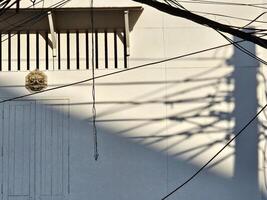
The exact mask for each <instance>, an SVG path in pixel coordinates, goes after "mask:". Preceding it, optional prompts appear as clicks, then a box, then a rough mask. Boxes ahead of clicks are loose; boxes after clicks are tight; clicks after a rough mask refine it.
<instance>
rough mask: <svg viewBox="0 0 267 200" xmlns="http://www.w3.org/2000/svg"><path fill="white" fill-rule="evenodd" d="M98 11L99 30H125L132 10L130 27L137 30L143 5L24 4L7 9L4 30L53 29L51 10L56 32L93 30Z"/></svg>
mask: <svg viewBox="0 0 267 200" xmlns="http://www.w3.org/2000/svg"><path fill="white" fill-rule="evenodd" d="M92 11H93V13H94V15H93V16H94V18H93V19H94V29H95V30H97V31H98V32H101V31H108V32H112V31H114V30H117V31H120V30H121V31H124V30H125V25H126V24H127V23H125V13H128V14H127V15H128V29H129V31H131V30H133V27H134V25H135V24H136V22H137V20H138V18H139V16H140V15H141V13H142V11H143V8H142V7H97V8H93V10H91V8H56V9H46V8H44V9H41V8H31V9H27V8H21V9H19V12H18V13H17V12H16V9H10V10H7V11H6V12H5V13H4V14H2V15H1V16H0V30H1V31H2V33H5V32H18V31H20V32H21V33H23V32H36V31H48V32H50V24H51V22H50V24H49V18H48V13H49V12H51V14H52V17H53V25H54V29H55V31H56V32H58V31H60V32H66V31H69V32H72V31H73V32H75V31H76V30H79V31H88V32H90V31H91V30H92V26H91V16H92Z"/></svg>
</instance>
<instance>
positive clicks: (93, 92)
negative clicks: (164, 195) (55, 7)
mask: <svg viewBox="0 0 267 200" xmlns="http://www.w3.org/2000/svg"><path fill="white" fill-rule="evenodd" d="M93 7H94V0H91V32H92V97H93V107H92V115H93V117H92V118H93V134H94V158H95V161H97V159H98V156H99V154H98V144H97V128H96V107H95V60H94V59H95V54H94V34H93V32H94V11H93Z"/></svg>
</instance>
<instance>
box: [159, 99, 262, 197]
mask: <svg viewBox="0 0 267 200" xmlns="http://www.w3.org/2000/svg"><path fill="white" fill-rule="evenodd" d="M266 107H267V104H265V105H264V106H263V107H262V108H261V109H260V110H259V111H258V112H257V114H256V115H254V116H253V117H252V118H251V119H250V120H249V121H248V122H247V123H246V124H245V125H244V126H243V128H242V129H240V131H238V132H237V133H236V134H235V136H234V137H233V138H232V139H230V140H229V141H228V142H227V143H226V144H225V145H224V146H223V147H222V148H221V149H220V150H219V151H218V152H217V153H216V154H214V156H212V157H211V158H210V159H209V160H208V161H207V162H206V163H205V164H204V165H202V167H201V168H200V169H198V170H197V171H196V172H195V173H194V174H193V175H192V176H190V177H189V178H188V179H187V180H186V181H184V182H183V183H182V184H180V185H179V186H178V187H177V188H175V189H174V190H172V191H171V192H170V193H168V194H167V195H166V196H164V197H163V198H162V199H161V200H165V199H167V198H168V197H170V196H171V195H172V194H174V193H175V192H177V191H178V190H180V189H181V188H182V187H184V186H185V185H186V184H188V183H189V182H190V181H192V180H193V179H194V178H195V177H196V176H197V175H198V174H199V173H200V172H202V171H203V170H204V169H205V168H206V167H207V166H208V165H209V164H210V163H211V162H212V161H213V160H214V159H215V158H216V157H217V156H218V155H219V154H220V153H221V152H222V151H223V150H224V149H225V148H226V147H227V146H229V145H230V144H231V143H232V142H233V141H234V140H235V139H236V138H237V137H239V136H240V135H241V134H242V133H243V131H244V130H245V129H246V128H247V127H248V126H249V125H250V124H251V123H252V122H253V121H254V120H255V119H256V118H258V116H259V115H260V114H261V113H262V112H263V111H264V110H265V108H266Z"/></svg>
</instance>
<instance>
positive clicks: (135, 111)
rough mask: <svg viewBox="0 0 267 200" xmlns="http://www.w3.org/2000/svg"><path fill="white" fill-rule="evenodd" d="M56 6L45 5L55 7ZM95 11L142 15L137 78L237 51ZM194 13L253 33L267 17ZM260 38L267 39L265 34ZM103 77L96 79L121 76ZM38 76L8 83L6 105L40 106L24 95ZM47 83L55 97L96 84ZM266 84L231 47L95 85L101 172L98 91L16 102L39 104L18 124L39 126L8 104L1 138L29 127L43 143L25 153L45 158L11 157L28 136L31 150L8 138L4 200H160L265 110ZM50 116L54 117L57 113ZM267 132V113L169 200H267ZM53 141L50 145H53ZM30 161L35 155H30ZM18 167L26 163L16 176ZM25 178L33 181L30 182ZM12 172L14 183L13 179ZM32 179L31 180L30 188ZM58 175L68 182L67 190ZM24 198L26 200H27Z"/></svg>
mask: <svg viewBox="0 0 267 200" xmlns="http://www.w3.org/2000/svg"><path fill="white" fill-rule="evenodd" d="M55 2H56V1H55V0H50V1H49V0H46V1H45V6H46V7H48V6H49V5H51V4H53V3H55ZM229 2H238V1H229ZM259 2H263V1H259ZM94 3H95V6H98V7H112V6H116V7H119V6H143V8H144V10H143V12H142V14H141V16H140V18H139V19H138V21H137V23H136V25H135V27H134V29H133V31H132V32H131V34H130V53H131V54H130V56H129V57H128V64H129V68H133V67H135V66H139V65H142V64H146V63H151V62H155V61H160V60H164V59H166V58H171V57H176V56H182V55H186V54H188V53H192V52H197V51H200V50H204V49H208V48H212V47H216V46H219V45H223V44H228V42H227V41H226V40H225V39H224V38H223V37H222V36H221V35H219V34H218V33H217V32H216V31H214V30H212V29H210V28H207V27H203V26H200V25H197V24H195V23H192V22H190V21H188V20H184V19H179V18H177V17H173V16H170V15H167V14H164V13H161V12H159V11H157V10H155V9H153V8H150V7H147V6H145V5H141V4H138V3H134V2H132V1H129V0H123V1H122V0H112V1H111V0H109V1H107V0H98V1H95V2H94ZM242 3H252V2H251V1H248V0H246V1H242ZM29 4H30V2H29ZM89 5H90V2H89V1H84V0H83V1H81V0H80V1H79V0H72V1H71V2H70V3H69V4H66V7H68V6H70V7H88V6H89ZM183 5H184V6H185V7H186V8H187V9H189V10H192V11H199V12H212V13H217V14H225V15H231V16H235V17H239V19H230V18H226V17H222V16H213V15H209V14H207V13H206V14H202V15H204V16H206V17H209V18H211V19H213V20H216V21H219V22H221V23H225V24H228V25H233V26H244V25H246V24H247V23H248V21H246V19H253V18H255V17H256V16H258V15H259V14H261V13H262V12H263V11H264V9H263V8H251V7H248V6H227V5H209V4H198V3H184V4H183ZM25 6H26V5H25ZM241 18H242V19H241ZM260 19H261V20H262V21H264V20H265V19H266V18H265V16H263V17H262V18H260ZM83 20H85V19H83ZM251 26H253V27H256V28H265V24H264V23H254V24H252V25H251ZM229 37H230V38H232V39H233V40H234V41H238V40H239V39H238V38H234V37H232V36H229ZM242 46H243V47H244V48H246V49H247V50H249V51H250V52H252V53H253V54H256V55H258V56H259V57H261V58H262V59H265V58H266V56H265V54H266V50H264V49H262V48H259V47H257V46H255V45H254V44H252V43H248V42H244V43H242ZM33 48H34V47H33ZM15 59H16V58H14V62H15ZM32 62H34V60H33V61H32ZM74 64H75V63H74ZM100 68H101V69H98V70H96V76H99V75H104V74H108V73H112V72H116V71H118V70H121V69H113V68H108V69H104V67H101V66H100ZM27 73H28V72H2V73H0V94H1V95H0V96H1V99H3V100H4V99H7V98H10V97H16V96H20V95H25V94H29V92H28V91H27V90H26V89H25V87H24V82H25V76H26V75H27ZM46 74H47V76H48V84H49V87H48V88H52V87H55V86H60V85H64V84H69V83H72V82H75V81H80V80H84V79H87V78H90V77H92V73H91V70H87V71H86V70H80V71H79V70H73V71H67V70H65V71H47V72H46ZM265 74H266V67H265V66H264V65H263V64H261V63H259V61H256V60H255V59H252V58H250V57H249V56H248V55H246V54H245V53H243V52H241V51H240V50H238V49H236V48H234V47H233V46H232V45H229V46H226V47H223V48H218V49H215V50H210V51H207V52H204V53H198V54H195V55H190V56H186V57H183V58H179V59H175V60H172V61H169V62H164V63H161V64H157V65H151V66H146V67H143V68H139V69H134V70H130V71H125V72H122V73H119V74H116V75H110V76H106V77H104V78H99V79H96V110H97V123H96V124H97V131H98V145H99V154H100V157H99V160H98V161H97V162H95V161H94V159H93V132H92V130H93V128H92V118H91V117H92V83H91V82H86V83H83V84H79V85H75V86H71V87H66V88H62V89H58V90H53V91H49V92H45V93H42V94H37V95H33V96H30V97H26V98H23V99H20V100H19V101H18V102H16V103H18V105H22V104H23V105H24V104H25V102H24V101H22V100H29V101H28V103H29V102H33V105H31V106H33V107H29V109H30V108H31V109H32V110H31V111H27V112H26V111H25V112H24V111H23V112H22V111H19V110H18V113H20V112H22V114H23V113H24V114H25V113H26V114H25V116H26V119H27V118H29V120H32V121H31V123H29V121H28V120H26V121H25V120H24V118H25V117H23V116H22V117H17V118H16V117H15V115H14V112H15V111H14V109H15V108H17V109H20V107H14V109H13V107H12V105H13V106H14V104H12V102H6V103H4V104H2V107H1V109H2V110H3V112H2V115H3V117H2V127H12V125H10V123H11V122H12V123H13V122H14V120H15V122H14V123H15V124H16V123H18V124H17V125H14V126H18V127H20V126H23V127H24V126H26V128H25V127H24V128H23V129H22V130H24V131H23V133H28V132H27V130H31V132H32V134H36V137H34V138H32V139H31V140H30V141H31V143H29V144H28V143H25V144H28V146H31V147H32V148H34V152H35V154H34V155H33V154H31V153H30V152H32V150H31V151H30V150H29V151H26V150H18V152H20V153H18V154H16V153H15V152H16V151H15V150H12V148H13V146H12V145H15V146H18V147H19V148H23V147H24V146H23V145H22V146H21V143H20V142H22V141H21V140H22V139H21V135H19V136H17V137H18V138H20V139H18V140H19V141H18V140H17V143H16V139H15V138H16V137H15V136H14V138H13V139H12V137H13V136H12V137H11V139H10V138H9V135H10V134H7V133H12V134H15V133H17V134H20V132H16V131H15V130H13V129H12V130H13V132H12V131H11V129H10V130H9V129H8V130H6V129H5V128H3V130H2V133H1V137H2V144H3V146H4V147H5V148H4V153H3V155H4V156H3V157H2V160H1V161H2V163H3V164H2V167H1V168H0V169H1V170H2V173H1V176H0V178H1V180H0V181H2V184H3V188H4V192H3V194H2V199H12V200H13V199H14V200H15V199H16V200H18V199H23V200H24V199H29V198H30V197H32V199H44V200H46V199H49V200H52V199H70V200H86V199H90V200H91V199H92V200H107V199H108V200H136V199H142V200H157V199H161V198H163V197H164V196H165V195H167V194H168V193H169V192H171V191H172V190H173V189H175V188H176V187H177V186H179V184H181V183H183V181H185V180H186V179H187V178H188V177H190V176H191V175H192V174H193V173H195V172H196V171H197V170H198V169H199V168H200V167H201V166H202V165H203V164H205V163H206V162H207V161H208V160H209V159H210V158H211V157H212V156H213V155H214V154H215V153H216V152H217V151H218V150H219V149H220V148H222V147H223V145H225V144H226V142H227V141H228V140H229V139H230V138H232V137H234V135H235V134H236V133H237V132H238V131H239V130H240V129H241V128H242V127H243V126H244V125H245V124H246V123H247V122H248V121H249V120H250V119H251V118H252V117H253V116H254V115H255V114H256V113H257V111H258V110H259V109H260V108H261V107H262V106H263V105H264V104H265V103H266V94H265V93H266V83H265V82H266V80H265ZM26 104H27V103H26ZM26 104H25V105H26ZM51 104H52V105H53V106H47V105H51ZM27 105H28V104H27ZM27 105H26V107H27ZM26 107H25V109H26ZM12 109H13V110H12ZM31 112H32V114H30V113H31ZM27 113H28V114H27ZM44 113H48V114H47V115H46V114H44ZM49 113H50V114H49ZM53 113H55V114H53ZM22 114H21V115H22ZM27 115H29V116H31V117H29V116H28V117H27ZM10 116H11V117H10ZM38 116H39V117H38ZM42 116H47V118H45V117H43V118H42ZM49 116H50V117H49ZM51 116H54V117H51ZM16 120H17V121H16ZM50 120H51V121H50ZM57 120H58V121H57ZM41 122H44V125H43V126H42V125H40V124H41ZM46 122H47V123H46ZM8 124H9V125H8ZM265 127H266V118H265V112H264V113H262V114H261V115H260V116H259V118H258V119H256V120H255V121H254V122H253V123H252V124H251V125H250V126H249V127H248V128H247V129H246V130H245V131H244V132H243V134H242V135H241V136H240V137H239V138H238V139H237V140H236V141H235V142H233V143H232V144H231V145H229V146H228V147H227V148H226V149H225V150H224V151H223V152H222V153H221V154H220V155H219V156H218V157H217V158H216V159H215V160H214V161H213V162H212V163H211V164H210V165H209V166H208V167H207V168H206V169H205V170H204V171H203V172H202V173H201V174H199V176H197V177H196V178H195V179H194V180H192V181H191V182H190V183H188V184H187V185H186V186H185V187H183V188H182V189H181V190H179V191H178V192H176V193H175V194H173V195H172V196H171V197H170V198H168V199H181V200H199V199H214V200H236V199H242V200H251V199H257V200H258V199H266V198H267V197H266V187H267V186H266V180H267V178H266V176H265V174H266V169H265V168H266V152H265V150H266V141H265V140H266V136H265ZM31 128H34V129H33V130H32V129H31ZM41 130H42V131H44V132H40V131H41ZM63 130H64V131H63ZM10 131H11V132H10ZM46 133H47V134H51V137H50V139H49V136H45V135H46ZM59 133H60V134H63V133H64V134H65V135H64V136H63V135H60V134H59ZM42 134H44V136H43V139H42ZM53 134H54V135H53ZM57 134H59V135H57ZM15 135H16V134H15ZM52 136H53V137H52ZM29 137H30V136H29ZM54 137H55V138H56V139H53V138H54ZM22 138H23V137H22ZM44 138H47V139H44ZM51 138H52V139H51ZM41 139H42V140H41ZM61 139H62V140H61ZM41 141H43V142H45V141H48V143H42V142H41ZM55 141H56V142H55ZM9 143H10V145H9ZM23 144H24V143H23ZM42 144H43V145H44V146H42ZM49 145H50V146H49ZM64 145H65V146H64ZM28 146H26V147H25V148H27V147H28ZM49 147H50V148H49ZM51 147H52V149H53V148H54V147H55V148H56V149H55V150H51ZM58 149H59V150H60V151H59V150H58ZM24 151H25V152H26V153H25V154H24V153H23V154H21V152H24ZM57 151H58V152H59V153H58V154H57ZM27 152H28V153H29V157H25V159H27V161H29V163H30V164H29V165H26V164H25V167H21V168H20V167H19V166H21V165H22V164H21V163H20V160H21V158H22V155H23V156H25V155H26V154H27ZM16 155H17V157H16ZM12 156H13V157H12ZM40 156H43V157H42V158H40ZM57 156H58V157H57ZM23 158H24V157H23ZM25 159H22V160H25ZM42 159H43V163H42V162H41V160H42ZM60 159H62V162H61V164H60V163H59V162H58V160H60ZM15 161H18V167H17V168H16V166H17V165H15V164H14V163H15ZM62 163H63V164H62ZM11 165H12V166H13V168H11V167H10V166H11ZM23 166H24V164H23ZM42 166H43V167H44V168H42ZM27 167H28V168H27ZM26 168H27V169H29V170H30V171H29V172H27V173H26V172H25V169H26ZM8 170H11V172H12V173H11V172H10V175H8V174H9V173H8ZM12 170H13V171H12ZM42 170H44V171H42ZM21 173H23V174H25V173H26V175H25V176H19V175H18V174H21ZM31 173H32V175H31ZM58 173H59V174H61V175H58V177H59V178H56V177H57V176H56V174H58ZM27 177H28V179H27ZM36 177H37V178H36ZM24 179H25V180H26V179H27V180H28V181H29V182H28V186H27V187H28V188H29V190H27V189H24V188H23V187H22V185H23V183H24V182H23V180H24ZM42 180H43V181H42ZM55 180H56V181H55ZM12 181H13V182H12ZM19 181H21V184H18V182H19ZM11 183H12V184H11ZM13 183H14V184H13ZM16 184H18V186H16ZM58 185H61V188H59V187H58ZM55 188H56V189H55ZM24 190H25V191H24ZM14 191H23V192H22V193H23V194H24V192H25V195H26V197H25V196H23V194H19V192H17V193H16V192H14ZM42 191H43V193H42ZM12 194H15V195H17V196H15V197H14V196H12ZM19 195H20V196H19Z"/></svg>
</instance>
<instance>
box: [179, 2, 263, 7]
mask: <svg viewBox="0 0 267 200" xmlns="http://www.w3.org/2000/svg"><path fill="white" fill-rule="evenodd" d="M176 1H178V2H181V3H190V4H202V5H203V4H209V5H219V6H220V5H223V6H246V7H254V8H261V9H267V7H264V6H263V5H266V3H257V4H246V3H232V2H222V1H205V0H191V1H188V0H176Z"/></svg>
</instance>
